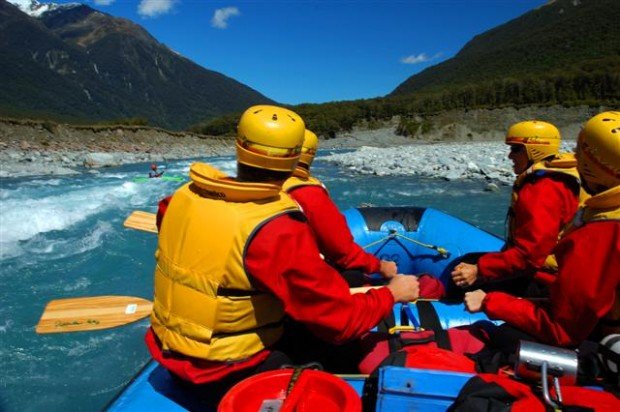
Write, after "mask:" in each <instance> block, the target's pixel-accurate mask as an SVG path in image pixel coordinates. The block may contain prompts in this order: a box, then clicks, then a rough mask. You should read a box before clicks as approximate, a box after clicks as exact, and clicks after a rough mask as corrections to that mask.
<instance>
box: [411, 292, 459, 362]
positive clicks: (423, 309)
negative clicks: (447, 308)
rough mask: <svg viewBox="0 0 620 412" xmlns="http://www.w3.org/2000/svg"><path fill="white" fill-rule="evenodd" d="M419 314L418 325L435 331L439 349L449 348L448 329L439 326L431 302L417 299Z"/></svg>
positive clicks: (450, 347)
mask: <svg viewBox="0 0 620 412" xmlns="http://www.w3.org/2000/svg"><path fill="white" fill-rule="evenodd" d="M416 306H417V307H418V313H419V315H420V326H422V327H423V328H424V329H430V330H432V331H433V332H434V333H435V342H437V346H438V347H439V348H441V349H446V350H451V349H452V345H451V344H450V337H449V336H448V331H447V330H445V329H444V328H443V327H442V326H441V321H440V320H439V316H438V315H437V311H436V310H435V307H434V306H433V303H432V302H428V301H418V302H417V303H416Z"/></svg>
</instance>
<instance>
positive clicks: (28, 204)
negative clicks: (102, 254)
mask: <svg viewBox="0 0 620 412" xmlns="http://www.w3.org/2000/svg"><path fill="white" fill-rule="evenodd" d="M140 192H141V191H140V190H139V188H138V186H137V185H135V184H133V183H128V182H125V183H123V184H122V185H120V186H119V185H116V186H94V187H80V188H78V189H76V190H73V191H68V192H67V191H65V192H61V193H59V192H58V191H55V192H53V194H51V195H50V196H47V197H43V198H38V199H32V198H31V199H30V200H28V201H24V199H23V198H21V196H12V195H11V194H9V195H8V196H4V197H3V198H2V204H1V205H0V206H1V207H0V259H4V258H8V257H14V256H18V255H20V254H21V253H20V251H21V250H22V249H23V248H22V247H21V245H20V242H23V241H26V240H29V239H32V238H34V237H35V236H37V235H39V234H44V233H48V232H51V231H54V230H65V229H67V228H69V227H71V226H72V225H75V224H76V223H79V222H82V221H84V220H86V219H87V218H89V217H91V216H93V215H96V214H98V213H101V212H103V211H105V210H109V209H110V208H115V207H119V205H122V204H126V203H130V204H133V203H142V202H144V194H145V193H144V192H146V190H145V191H143V193H141V194H140ZM100 230H103V231H104V232H105V228H104V227H102V228H101V229H100ZM104 232H93V234H92V235H93V236H94V238H92V239H90V240H91V241H93V240H94V241H97V240H98V239H100V236H101V235H102V234H103V233H104ZM41 246H42V252H43V253H45V252H46V251H50V249H49V247H50V245H41ZM72 247H75V245H73V246H72ZM52 248H53V246H52ZM80 248H82V249H83V250H86V246H85V245H81V246H80V245H78V247H76V248H75V249H78V250H79V249H80Z"/></svg>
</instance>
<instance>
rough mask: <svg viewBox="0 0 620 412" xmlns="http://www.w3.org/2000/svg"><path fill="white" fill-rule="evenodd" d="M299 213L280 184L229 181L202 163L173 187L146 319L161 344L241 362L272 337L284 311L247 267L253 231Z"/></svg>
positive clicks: (279, 330)
mask: <svg viewBox="0 0 620 412" xmlns="http://www.w3.org/2000/svg"><path fill="white" fill-rule="evenodd" d="M294 212H299V208H298V207H297V204H296V203H295V202H294V201H293V200H292V199H290V198H289V197H288V196H287V195H286V194H283V193H282V192H281V190H280V187H279V186H276V185H272V184H264V183H243V182H237V181H234V180H230V179H227V177H226V175H225V174H224V173H222V172H220V171H218V170H217V169H214V168H213V167H211V166H209V165H207V164H201V163H195V164H193V165H192V166H191V168H190V182H189V183H187V184H185V185H184V186H182V187H181V188H180V189H179V190H177V191H176V192H175V193H174V195H173V196H172V199H171V201H170V204H169V206H168V209H167V211H166V218H165V219H164V221H163V224H162V227H161V231H160V233H159V243H158V247H157V252H156V255H155V256H156V259H157V266H156V268H155V297H154V303H153V312H152V314H151V325H152V327H153V330H154V332H155V334H156V335H157V337H158V338H159V340H160V341H161V343H162V348H163V350H172V351H175V352H177V353H181V354H184V355H187V356H191V357H195V358H200V359H206V360H210V361H236V360H242V359H245V358H247V357H249V356H252V355H254V354H256V353H258V352H259V351H260V350H262V349H264V348H265V347H269V346H270V345H272V344H273V343H275V342H276V341H277V340H278V339H279V338H280V336H281V334H282V324H281V322H282V318H283V316H284V311H283V308H282V304H281V302H280V301H279V300H278V299H277V298H276V297H275V296H272V295H271V294H268V293H263V292H260V291H258V290H256V289H255V288H254V287H253V286H252V283H251V281H250V279H249V278H248V274H247V272H246V270H245V267H244V254H245V252H246V248H247V245H248V243H249V241H250V240H251V238H252V237H253V235H254V234H255V233H256V232H257V231H258V230H259V229H260V228H261V227H262V226H263V225H264V224H265V223H267V222H268V221H270V220H271V219H273V218H275V217H276V216H279V215H282V214H284V213H294Z"/></svg>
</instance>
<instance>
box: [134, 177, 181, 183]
mask: <svg viewBox="0 0 620 412" xmlns="http://www.w3.org/2000/svg"><path fill="white" fill-rule="evenodd" d="M156 180H164V181H167V182H184V181H185V178H184V177H182V176H161V177H136V178H134V179H133V181H134V182H136V183H146V182H152V181H156Z"/></svg>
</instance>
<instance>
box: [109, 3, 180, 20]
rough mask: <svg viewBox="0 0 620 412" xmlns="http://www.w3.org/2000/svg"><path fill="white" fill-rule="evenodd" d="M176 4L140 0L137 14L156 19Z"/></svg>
mask: <svg viewBox="0 0 620 412" xmlns="http://www.w3.org/2000/svg"><path fill="white" fill-rule="evenodd" d="M104 1H105V0H104ZM176 2H177V0H140V4H138V14H139V15H141V16H142V17H157V16H159V15H161V14H166V13H168V12H169V11H170V10H172V7H173V6H174V4H175V3H176Z"/></svg>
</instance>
